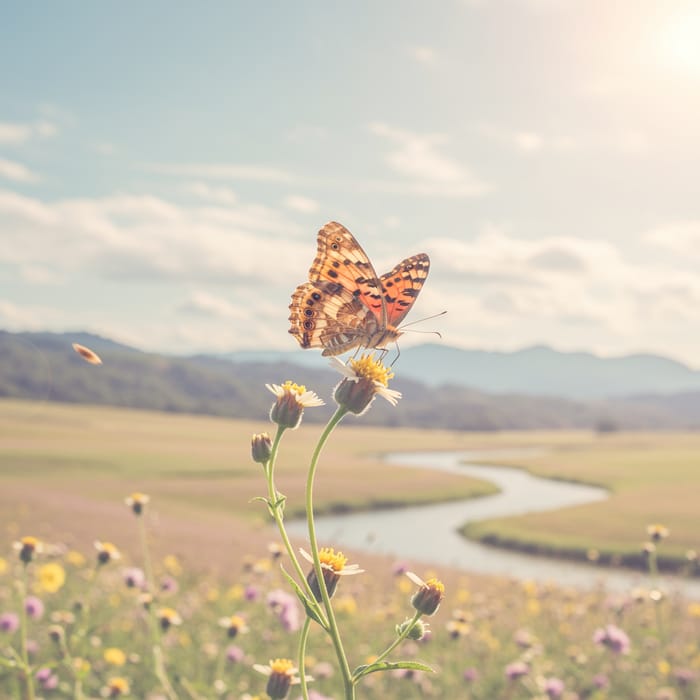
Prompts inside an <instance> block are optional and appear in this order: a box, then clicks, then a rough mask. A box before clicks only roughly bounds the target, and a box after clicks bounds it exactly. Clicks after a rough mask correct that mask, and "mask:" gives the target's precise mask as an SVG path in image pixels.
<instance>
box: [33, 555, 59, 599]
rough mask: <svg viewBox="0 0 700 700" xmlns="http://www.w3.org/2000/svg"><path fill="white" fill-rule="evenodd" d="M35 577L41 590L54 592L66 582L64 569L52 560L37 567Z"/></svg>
mask: <svg viewBox="0 0 700 700" xmlns="http://www.w3.org/2000/svg"><path fill="white" fill-rule="evenodd" d="M37 578H38V579H39V587H40V588H41V590H43V591H46V592H47V593H55V592H56V591H57V590H59V589H60V588H62V587H63V584H64V583H65V582H66V571H65V569H64V568H63V567H62V566H61V565H60V564H58V563H56V562H54V561H52V562H49V563H48V564H44V565H43V566H41V567H39V570H38V571H37Z"/></svg>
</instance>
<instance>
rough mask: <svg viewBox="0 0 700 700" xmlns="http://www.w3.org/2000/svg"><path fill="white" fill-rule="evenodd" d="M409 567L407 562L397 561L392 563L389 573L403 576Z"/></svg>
mask: <svg viewBox="0 0 700 700" xmlns="http://www.w3.org/2000/svg"><path fill="white" fill-rule="evenodd" d="M408 569H409V566H408V564H406V563H405V562H402V561H399V562H396V564H394V566H393V568H392V569H391V573H392V574H394V576H403V575H404V574H405V573H406V572H407V571H408Z"/></svg>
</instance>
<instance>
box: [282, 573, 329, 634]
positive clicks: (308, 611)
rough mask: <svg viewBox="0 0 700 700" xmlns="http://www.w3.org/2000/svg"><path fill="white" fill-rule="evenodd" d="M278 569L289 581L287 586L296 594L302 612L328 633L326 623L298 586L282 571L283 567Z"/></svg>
mask: <svg viewBox="0 0 700 700" xmlns="http://www.w3.org/2000/svg"><path fill="white" fill-rule="evenodd" d="M280 569H282V573H283V574H284V577H285V578H286V579H287V581H289V584H290V585H291V587H292V588H293V589H294V592H295V593H296V594H297V598H299V602H300V603H301V604H302V605H303V606H304V610H305V611H306V614H307V616H308V617H310V618H311V619H312V620H313V621H314V622H318V624H319V625H321V627H323V629H324V630H326V631H328V627H326V623H325V622H324V621H323V620H322V619H321V618H320V617H319V614H318V613H317V612H316V610H315V608H314V607H313V606H312V605H311V603H310V602H309V599H308V598H307V597H306V594H305V593H304V591H303V590H302V589H301V587H300V586H299V584H298V583H297V582H296V581H295V580H294V579H293V578H292V577H291V576H290V575H289V574H288V573H287V572H286V571H285V570H284V567H283V566H280Z"/></svg>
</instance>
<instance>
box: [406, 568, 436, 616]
mask: <svg viewBox="0 0 700 700" xmlns="http://www.w3.org/2000/svg"><path fill="white" fill-rule="evenodd" d="M406 576H408V577H409V578H410V579H411V581H413V583H415V584H416V585H418V586H420V588H419V589H418V591H416V593H414V594H413V597H412V598H411V605H412V606H413V607H414V608H415V609H416V610H417V611H418V612H419V613H422V614H423V615H433V614H434V613H435V612H437V609H438V608H439V607H440V603H441V602H442V599H443V598H444V597H445V586H444V584H443V583H442V582H441V581H438V580H437V579H436V578H431V579H428V580H427V581H423V580H422V579H421V578H420V577H418V576H416V575H415V574H413V573H411V572H410V571H407V572H406Z"/></svg>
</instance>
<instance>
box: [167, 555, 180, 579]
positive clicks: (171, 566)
mask: <svg viewBox="0 0 700 700" xmlns="http://www.w3.org/2000/svg"><path fill="white" fill-rule="evenodd" d="M163 566H164V567H165V570H166V571H167V572H168V573H169V574H170V575H171V576H182V564H180V560H179V559H178V558H177V557H176V556H175V555H174V554H167V555H166V556H164V557H163Z"/></svg>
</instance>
